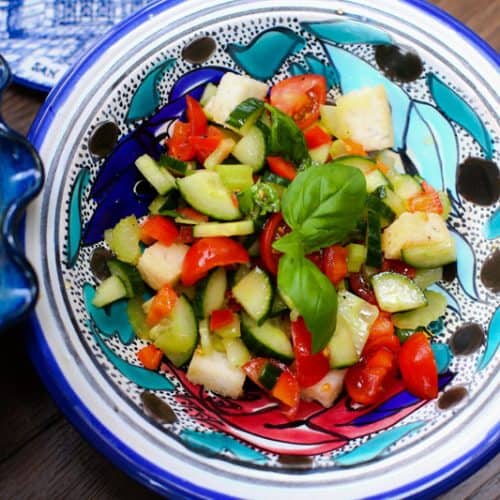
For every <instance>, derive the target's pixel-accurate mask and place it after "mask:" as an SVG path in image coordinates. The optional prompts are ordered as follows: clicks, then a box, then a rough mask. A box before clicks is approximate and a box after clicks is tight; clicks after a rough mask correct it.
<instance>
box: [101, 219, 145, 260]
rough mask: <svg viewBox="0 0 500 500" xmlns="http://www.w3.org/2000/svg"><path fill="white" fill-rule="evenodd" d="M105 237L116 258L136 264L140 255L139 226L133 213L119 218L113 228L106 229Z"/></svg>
mask: <svg viewBox="0 0 500 500" xmlns="http://www.w3.org/2000/svg"><path fill="white" fill-rule="evenodd" d="M105 239H106V243H107V244H108V245H109V246H110V248H111V250H112V252H113V253H114V254H115V255H116V257H117V258H118V260H121V261H122V262H126V263H128V264H134V265H135V264H137V262H138V261H139V258H140V256H141V248H140V246H139V241H140V228H139V223H138V222H137V219H136V217H135V216H134V215H130V216H129V217H125V218H124V219H121V220H120V221H119V222H118V224H117V225H116V226H115V227H114V228H113V229H108V230H107V231H106V233H105Z"/></svg>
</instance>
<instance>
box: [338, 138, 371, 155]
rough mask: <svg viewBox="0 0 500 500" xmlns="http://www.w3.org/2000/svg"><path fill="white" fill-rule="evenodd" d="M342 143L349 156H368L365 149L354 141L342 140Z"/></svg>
mask: <svg viewBox="0 0 500 500" xmlns="http://www.w3.org/2000/svg"><path fill="white" fill-rule="evenodd" d="M342 142H343V143H344V144H345V147H346V151H347V153H348V154H350V155H357V156H368V153H367V152H366V151H365V148H364V147H363V146H362V145H361V144H359V143H358V142H356V141H353V140H352V139H342Z"/></svg>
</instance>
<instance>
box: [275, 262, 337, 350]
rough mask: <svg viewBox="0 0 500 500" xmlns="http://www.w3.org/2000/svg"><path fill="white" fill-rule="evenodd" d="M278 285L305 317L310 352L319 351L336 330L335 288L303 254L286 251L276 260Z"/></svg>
mask: <svg viewBox="0 0 500 500" xmlns="http://www.w3.org/2000/svg"><path fill="white" fill-rule="evenodd" d="M278 288H279V290H280V292H281V293H282V294H283V295H284V296H286V297H287V298H289V299H290V301H291V302H292V303H293V305H294V307H295V309H297V311H298V312H299V314H300V315H301V316H302V317H303V318H304V321H305V322H306V325H307V328H308V329H309V331H310V332H311V336H312V351H313V353H316V352H319V351H321V350H322V349H323V348H324V347H325V346H326V345H327V344H328V342H329V340H330V338H331V336H332V335H333V332H334V331H335V326H336V320H337V292H336V291H335V287H334V286H333V285H332V283H331V282H330V280H329V279H328V278H327V277H326V276H325V275H324V274H323V273H322V272H321V271H320V270H319V269H318V268H317V267H316V266H315V265H314V264H313V263H312V262H311V261H310V260H309V259H307V258H306V257H304V256H300V255H293V254H285V255H283V256H282V257H281V259H280V262H279V267H278Z"/></svg>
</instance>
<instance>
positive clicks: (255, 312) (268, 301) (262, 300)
mask: <svg viewBox="0 0 500 500" xmlns="http://www.w3.org/2000/svg"><path fill="white" fill-rule="evenodd" d="M232 293H233V296H234V298H235V299H236V300H237V301H238V302H239V303H240V304H241V306H242V307H243V309H244V310H245V311H246V312H247V314H248V315H249V316H250V317H251V318H252V319H254V320H255V321H257V322H261V321H262V320H263V319H264V318H266V317H267V316H268V314H269V312H270V310H271V305H272V300H273V287H272V285H271V280H270V279H269V276H268V275H267V273H266V272H265V271H263V270H262V269H260V268H259V267H255V268H254V269H252V270H251V271H250V272H249V273H248V274H247V275H246V276H244V277H243V278H242V279H241V280H240V281H239V282H238V283H237V284H236V285H235V286H234V287H233V290H232Z"/></svg>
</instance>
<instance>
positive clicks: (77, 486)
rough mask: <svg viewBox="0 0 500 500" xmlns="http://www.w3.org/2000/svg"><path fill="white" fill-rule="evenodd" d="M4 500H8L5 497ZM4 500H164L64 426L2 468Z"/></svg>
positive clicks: (0, 494) (57, 425)
mask: <svg viewBox="0 0 500 500" xmlns="http://www.w3.org/2000/svg"><path fill="white" fill-rule="evenodd" d="M4 495H5V496H4ZM0 497H1V498H12V499H14V498H15V499H20V498H37V499H38V498H39V499H49V498H50V499H52V498H61V499H83V498H85V499H90V498H96V499H97V498H100V499H102V498H109V499H115V498H116V499H139V498H140V499H141V500H153V499H157V498H159V497H158V496H157V495H156V494H154V493H153V492H151V491H149V490H147V489H146V488H144V487H143V486H141V485H140V484H138V483H136V482H135V481H134V480H132V479H131V478H129V477H128V476H126V475H125V474H124V473H123V472H121V471H120V470H118V469H117V468H115V467H113V466H112V465H111V464H110V463H109V462H108V461H107V460H106V459H105V458H104V457H103V456H102V455H99V454H98V453H96V452H95V451H94V450H93V449H92V448H91V447H90V446H89V445H88V444H87V443H86V442H85V441H84V440H83V439H81V437H80V436H79V435H78V434H77V432H76V431H75V430H74V429H73V428H72V427H71V426H70V425H69V424H68V423H67V422H66V421H63V420H60V421H58V422H56V423H55V424H54V425H52V426H50V427H49V428H48V429H47V430H46V431H45V432H44V434H43V435H42V436H38V437H37V438H35V439H33V440H32V441H31V442H30V443H29V444H28V445H26V446H24V447H23V448H22V449H21V450H20V451H19V452H18V453H17V454H16V455H15V456H14V457H12V458H11V459H10V460H8V461H7V462H4V464H2V466H1V467H0Z"/></svg>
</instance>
